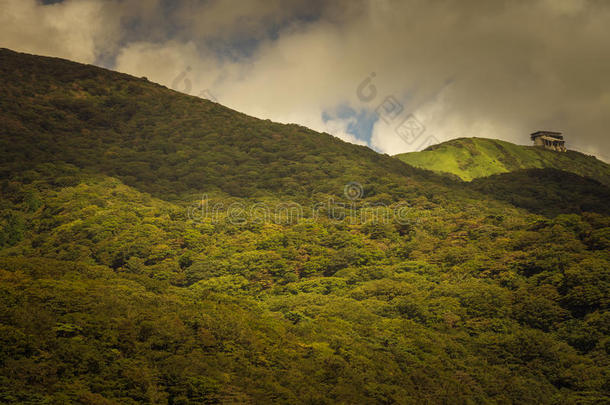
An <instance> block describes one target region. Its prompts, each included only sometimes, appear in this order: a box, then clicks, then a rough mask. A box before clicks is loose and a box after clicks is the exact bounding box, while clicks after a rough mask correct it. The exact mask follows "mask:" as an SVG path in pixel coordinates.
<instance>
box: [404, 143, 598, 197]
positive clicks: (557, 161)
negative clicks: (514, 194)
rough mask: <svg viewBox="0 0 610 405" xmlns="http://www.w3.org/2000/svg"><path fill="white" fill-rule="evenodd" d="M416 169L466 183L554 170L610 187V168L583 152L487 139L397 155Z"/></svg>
mask: <svg viewBox="0 0 610 405" xmlns="http://www.w3.org/2000/svg"><path fill="white" fill-rule="evenodd" d="M396 157H397V158H399V159H400V160H402V161H403V162H406V163H408V164H410V165H413V166H415V167H419V168H423V169H428V170H433V171H435V172H444V173H451V174H454V175H457V176H458V177H460V178H461V179H462V180H466V181H470V180H472V179H475V178H479V177H485V176H490V175H492V174H499V173H507V172H513V171H515V170H520V169H542V168H552V169H558V170H564V171H567V172H571V173H575V174H578V175H581V176H584V177H589V178H592V179H595V180H597V181H599V182H601V183H603V184H606V185H610V165H608V164H606V163H604V162H602V161H600V160H598V159H596V158H595V157H593V156H587V155H584V154H582V153H579V152H575V151H568V152H566V153H558V152H554V151H550V150H545V149H542V148H538V147H533V146H521V145H515V144H512V143H510V142H505V141H500V140H497V139H486V138H459V139H454V140H451V141H448V142H444V143H441V144H439V145H433V146H430V147H429V148H427V149H426V150H424V151H421V152H411V153H403V154H399V155H396Z"/></svg>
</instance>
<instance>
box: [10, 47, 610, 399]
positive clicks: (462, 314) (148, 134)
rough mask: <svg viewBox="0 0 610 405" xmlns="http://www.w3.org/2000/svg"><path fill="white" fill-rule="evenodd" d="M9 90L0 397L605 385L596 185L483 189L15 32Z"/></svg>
mask: <svg viewBox="0 0 610 405" xmlns="http://www.w3.org/2000/svg"><path fill="white" fill-rule="evenodd" d="M0 92H1V93H2V98H0V122H1V123H2V125H1V126H0V151H1V153H0V402H2V403H23V404H41V403H51V404H64V403H80V404H139V403H155V404H202V403H244V404H253V403H286V404H296V403H309V404H312V403H315V404H332V403H354V404H363V403H380V404H389V403H398V404H416V403H474V404H478V403H536V404H538V403H543V404H544V403H548V404H558V403H583V404H587V403H590V404H593V403H603V402H607V399H608V389H607V381H608V370H610V356H609V352H610V349H609V342H608V326H607V325H608V324H610V322H609V320H610V312H609V311H608V308H609V305H610V300H609V296H610V274H609V272H608V269H610V253H609V252H610V217H609V216H608V208H607V204H605V202H606V201H607V198H608V195H610V194H609V192H608V188H607V187H604V186H603V185H602V184H601V183H599V182H597V181H596V180H592V179H585V178H583V177H581V176H578V175H576V174H570V175H569V176H566V175H565V174H566V173H565V172H559V171H557V170H553V169H539V170H542V172H540V173H538V172H535V171H532V170H534V169H530V170H524V171H518V172H512V173H504V174H499V175H497V176H490V177H486V178H484V179H480V181H474V182H472V183H468V184H466V183H464V182H462V181H457V180H454V179H452V178H448V177H447V176H443V175H439V174H436V173H433V172H431V171H428V170H423V169H419V168H415V167H413V166H410V165H408V164H407V163H404V162H401V161H399V160H398V159H395V158H393V157H390V156H385V155H380V154H378V153H375V152H374V151H372V150H370V149H368V148H365V147H361V146H356V145H351V144H348V143H345V142H342V141H340V140H338V139H336V138H333V137H332V136H330V135H329V134H321V133H317V132H315V131H312V130H310V129H307V128H304V127H301V126H298V125H283V124H278V123H273V122H270V121H266V120H259V119H256V118H254V117H250V116H247V115H245V114H242V113H240V112H237V111H234V110H231V109H229V108H227V107H224V106H222V105H220V104H216V103H212V102H210V101H207V100H202V99H199V98H196V97H191V96H187V95H184V94H180V93H178V92H175V91H172V90H170V89H167V88H165V87H163V86H161V85H158V84H155V83H151V82H149V81H147V80H145V79H143V78H136V77H132V76H128V75H124V74H120V73H116V72H112V71H109V70H105V69H101V68H97V67H94V66H88V65H82V64H77V63H74V62H70V61H66V60H62V59H56V58H46V57H39V56H34V55H25V54H20V53H16V52H12V51H9V50H0ZM527 178H533V179H534V180H532V181H531V185H530V187H520V183H522V182H523V181H524V179H527ZM204 206H205V207H210V209H211V212H209V211H204V210H203V207H204ZM277 208H279V211H278V210H277ZM288 208H290V209H292V208H295V209H296V212H297V214H298V215H294V216H290V215H286V213H287V212H288V211H287V209H288ZM299 208H301V209H302V211H301V212H300V213H299V212H298V211H299V210H298V209H299ZM278 212H280V213H283V214H282V215H276V214H277V213H278ZM210 213H211V215H208V214H210Z"/></svg>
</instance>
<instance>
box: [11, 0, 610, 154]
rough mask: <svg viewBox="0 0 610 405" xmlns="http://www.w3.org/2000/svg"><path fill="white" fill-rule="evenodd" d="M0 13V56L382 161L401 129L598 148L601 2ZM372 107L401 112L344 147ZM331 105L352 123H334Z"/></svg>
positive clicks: (609, 94)
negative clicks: (115, 82) (120, 83)
mask: <svg viewBox="0 0 610 405" xmlns="http://www.w3.org/2000/svg"><path fill="white" fill-rule="evenodd" d="M5 3H6V0H5ZM8 3H9V6H10V7H9V10H11V14H15V13H16V12H19V13H21V14H20V15H21V16H20V17H19V18H17V19H16V20H15V21H22V22H23V21H28V20H30V19H31V18H33V21H36V23H35V24H30V25H29V26H27V27H28V28H27V29H26V30H25V31H27V35H23V38H20V37H19V35H17V34H16V33H18V32H19V28H18V25H15V24H16V23H12V22H11V21H12V20H8V19H5V20H4V21H2V22H3V26H2V27H0V37H2V38H9V39H10V40H8V41H7V40H4V42H8V43H7V44H5V46H9V47H14V48H16V49H26V50H29V51H32V52H38V53H45V54H49V53H54V54H58V55H60V56H65V57H70V58H72V59H77V60H87V61H90V60H92V59H95V58H96V57H97V55H100V54H104V53H111V54H112V55H114V57H115V62H114V63H113V67H115V68H116V69H118V70H120V71H124V72H127V73H132V74H134V75H137V76H147V77H148V78H149V79H151V80H154V81H158V82H161V83H163V84H165V85H167V86H170V87H171V86H172V85H174V87H176V88H177V90H180V91H185V92H189V93H190V94H193V95H198V94H199V93H201V92H202V91H204V90H207V91H209V92H211V94H213V95H214V96H216V98H217V99H218V101H219V102H221V103H222V104H225V105H227V106H229V107H231V108H235V109H237V110H240V111H243V112H246V113H248V114H251V115H255V116H258V117H261V118H269V119H272V120H276V121H280V122H297V123H300V124H302V125H306V126H310V127H312V128H313V129H316V130H320V131H327V132H330V133H333V134H334V135H336V136H339V137H341V138H342V139H345V140H348V141H350V142H362V140H363V139H366V140H367V142H368V144H369V145H370V146H371V147H373V148H375V149H377V150H379V151H382V152H386V153H391V154H393V153H398V152H404V151H410V150H417V148H419V146H420V144H417V145H416V144H415V143H408V142H405V141H404V139H402V138H401V136H399V135H398V134H397V131H396V126H397V125H399V124H400V123H401V122H402V120H404V119H405V117H407V116H409V115H410V114H411V115H412V116H413V117H415V118H416V119H417V120H418V121H420V122H421V124H422V125H423V126H424V127H425V139H428V138H429V137H433V139H436V140H438V141H443V140H448V139H451V138H455V137H464V136H480V137H490V138H500V139H505V140H508V141H511V142H516V143H521V144H528V143H529V136H528V135H529V133H530V132H532V131H534V130H538V129H549V130H560V131H564V133H565V135H566V139H567V143H568V145H569V146H571V147H573V148H577V149H582V150H586V151H589V152H593V153H598V154H602V155H603V154H604V153H605V154H608V151H609V149H610V137H609V136H608V130H607V128H609V127H610V77H609V76H608V74H607V72H608V71H610V54H609V53H608V52H607V49H610V36H608V35H607V26H608V25H609V24H610V3H608V2H605V1H601V0H536V1H512V2H508V1H498V2H488V1H483V0H480V1H475V0H447V1H443V2H429V1H425V0H404V1H398V0H396V1H394V0H379V1H365V0H349V1H348V0H337V1H334V2H322V1H319V2H307V1H292V2H288V3H287V2H283V1H282V2H280V1H275V0H273V1H245V2H240V3H239V6H236V5H235V3H234V2H232V1H221V0H211V1H207V2H200V1H180V2H176V1H174V2H169V1H166V0H158V1H151V2H146V3H145V4H146V7H145V8H143V6H142V5H141V4H142V2H135V1H105V2H102V1H101V0H100V1H94V0H89V1H77V0H73V1H65V2H63V3H61V4H56V5H54V6H52V7H57V10H60V9H61V10H62V11H61V12H59V11H56V10H55V9H52V8H49V7H51V6H41V5H39V4H38V5H36V4H34V2H32V1H24V2H21V1H20V2H17V1H11V2H8ZM78 10H80V11H78ZM91 10H97V11H99V12H100V15H102V16H103V18H102V19H101V21H105V23H104V24H108V28H107V29H104V28H103V27H101V28H100V26H99V25H100V23H99V22H97V21H98V20H96V19H95V18H93V16H92V13H93V11H91ZM5 14H6V13H5ZM75 15H79V16H81V20H82V21H80V22H79V23H77V24H76V28H73V27H71V26H70V24H69V22H70V21H72V20H74V18H75V17H74V16H75ZM70 16H72V17H70ZM50 20H51V21H54V23H53V24H51V23H50V22H49V21H50ZM117 21H121V22H122V23H121V25H120V26H119V25H118V23H117ZM85 22H86V23H85ZM55 32H56V33H57V35H55V36H54V35H52V34H51V33H55ZM6 33H8V34H10V35H8V36H7V35H5V34H6ZM61 38H72V39H73V40H74V41H75V42H74V44H73V45H70V46H69V44H66V43H65V41H62V40H61ZM372 72H374V73H375V77H374V80H373V81H372V82H371V83H370V84H371V85H372V86H374V89H375V90H376V96H375V97H373V98H372V99H366V100H365V99H363V98H362V97H359V96H358V94H357V88H358V86H359V85H360V84H361V83H362V81H363V80H365V79H366V78H367V77H369V75H370V74H371V73H372ZM388 97H393V99H395V100H397V101H398V102H399V103H400V106H401V107H402V111H401V114H400V116H398V117H397V118H396V121H392V122H391V123H390V124H388V123H387V122H386V120H383V119H377V120H375V121H374V124H373V126H372V128H371V129H370V135H369V136H364V137H363V136H361V134H357V133H356V132H355V130H354V128H362V127H364V126H363V125H361V124H362V123H361V122H359V121H358V120H359V119H361V117H363V116H368V117H370V116H374V115H375V114H376V113H375V111H376V110H378V108H379V106H380V105H381V104H382V103H383V102H384V101H385V100H386V98H388ZM340 106H346V107H349V108H351V109H353V110H354V111H366V112H367V114H364V115H354V116H337V115H336V114H334V113H333V111H336V110H337V108H338V107H340ZM324 117H326V118H324ZM367 122H368V121H367Z"/></svg>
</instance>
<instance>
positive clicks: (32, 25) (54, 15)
mask: <svg viewBox="0 0 610 405" xmlns="http://www.w3.org/2000/svg"><path fill="white" fill-rule="evenodd" d="M0 9H2V13H0V44H1V46H3V47H6V48H12V49H16V50H20V51H23V52H29V53H34V54H41V55H49V56H58V57H62V58H67V59H71V60H75V61H78V62H85V63H93V62H94V61H95V60H96V57H97V56H98V55H100V54H101V53H103V52H106V51H109V48H111V47H112V45H113V44H114V43H115V42H116V40H117V38H118V35H119V25H118V23H117V22H116V21H115V20H114V14H113V13H110V12H108V11H110V10H109V8H108V7H107V6H105V5H104V4H103V3H102V2H100V1H97V0H85V1H75V0H73V1H65V2H62V3H56V4H48V5H43V4H41V3H38V2H36V1H35V0H18V1H17V0H0Z"/></svg>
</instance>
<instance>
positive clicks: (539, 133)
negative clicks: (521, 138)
mask: <svg viewBox="0 0 610 405" xmlns="http://www.w3.org/2000/svg"><path fill="white" fill-rule="evenodd" d="M539 136H550V137H551V138H556V139H563V136H562V135H561V132H552V131H536V132H534V133H532V134H531V135H530V137H531V138H532V141H533V140H534V139H536V138H538V137H539Z"/></svg>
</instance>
